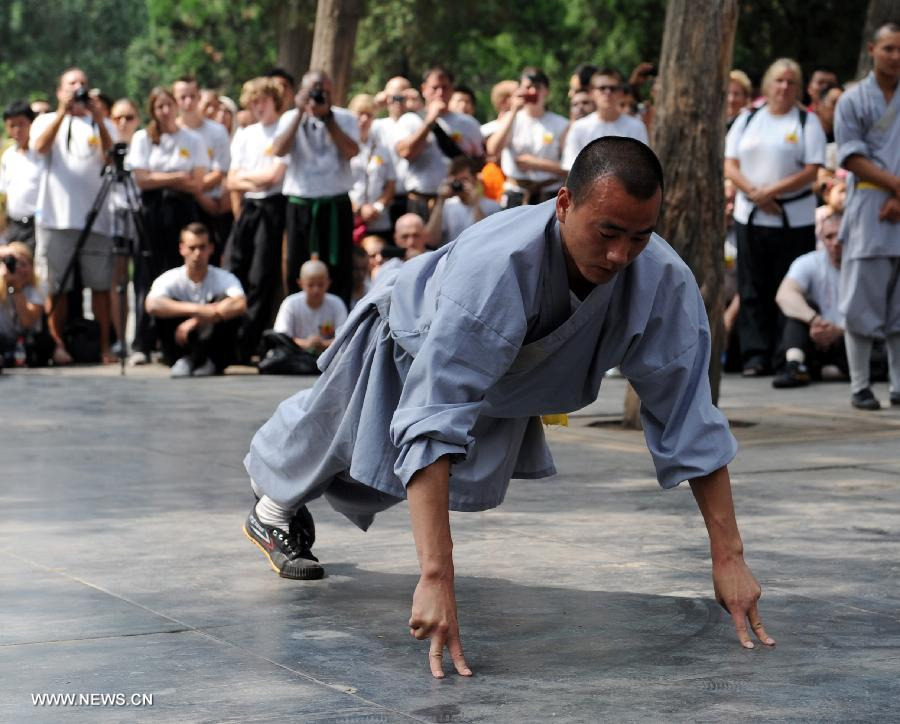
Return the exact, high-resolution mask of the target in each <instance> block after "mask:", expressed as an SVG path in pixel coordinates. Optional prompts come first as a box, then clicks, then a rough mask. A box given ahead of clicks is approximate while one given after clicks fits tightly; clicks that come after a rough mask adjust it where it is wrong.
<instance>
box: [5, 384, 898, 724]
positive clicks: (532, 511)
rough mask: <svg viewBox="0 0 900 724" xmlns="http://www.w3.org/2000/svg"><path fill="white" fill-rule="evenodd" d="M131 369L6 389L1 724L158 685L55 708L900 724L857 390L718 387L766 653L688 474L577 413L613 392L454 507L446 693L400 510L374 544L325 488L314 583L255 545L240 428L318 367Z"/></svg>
mask: <svg viewBox="0 0 900 724" xmlns="http://www.w3.org/2000/svg"><path fill="white" fill-rule="evenodd" d="M114 372H115V370H111V369H110V368H102V369H101V368H76V369H73V370H64V371H59V370H56V371H53V370H48V371H41V372H37V373H36V372H32V371H28V372H25V373H21V372H19V371H16V372H14V373H13V374H9V375H6V374H5V375H4V376H3V378H2V379H0V392H2V394H3V395H4V399H5V400H6V402H7V404H8V405H9V406H10V409H13V410H16V414H17V420H16V423H17V424H16V425H14V426H10V427H8V428H7V429H6V430H5V432H4V435H3V437H2V439H0V445H2V446H3V451H4V456H5V466H4V473H5V475H4V482H3V484H2V485H0V506H2V508H3V510H4V511H5V512H6V515H5V517H4V524H3V526H0V721H58V720H59V719H60V718H61V715H62V710H61V709H50V708H43V707H32V705H31V701H30V698H29V697H28V695H29V694H30V693H32V692H45V693H49V692H57V691H60V692H69V693H71V692H75V693H96V692H107V693H108V692H119V691H121V692H127V693H132V692H155V700H154V706H153V708H152V709H143V710H141V709H138V708H133V709H132V708H127V707H126V708H66V710H65V712H64V716H65V717H66V718H67V719H68V718H73V719H76V720H77V719H80V720H84V721H131V720H135V721H137V720H141V721H144V720H154V721H274V720H276V719H277V720H279V721H285V720H288V721H291V720H293V721H321V722H339V721H346V722H351V721H366V722H382V721H384V722H393V721H435V722H437V721H444V722H495V721H504V722H506V721H509V722H520V721H535V722H538V721H540V722H543V721H547V720H551V719H552V720H556V721H571V722H583V721H601V720H611V721H647V720H649V721H669V720H677V721H683V720H690V721H722V720H727V721H732V720H735V719H740V720H744V719H764V720H773V719H774V720H815V721H847V720H853V721H886V720H892V719H894V718H896V715H897V706H896V704H895V702H896V701H897V696H898V695H900V686H898V681H900V650H898V649H900V614H898V612H900V594H898V593H897V587H896V585H895V584H894V582H895V581H896V580H897V576H898V573H900V570H898V563H897V561H898V560H900V556H898V554H900V526H898V523H897V521H898V520H900V515H898V513H900V444H898V443H900V415H898V414H897V413H896V411H894V410H887V411H884V412H882V413H878V414H876V415H863V414H862V413H857V412H855V411H853V410H851V409H850V408H849V405H848V403H847V390H846V386H845V385H820V386H816V387H812V388H809V389H808V390H803V391H798V392H797V393H796V394H793V395H790V396H789V395H785V394H784V393H776V392H775V391H773V390H772V389H771V386H770V383H769V380H766V379H763V380H743V379H740V378H733V377H726V379H725V383H724V386H723V393H722V402H723V409H724V410H725V412H726V414H728V415H729V417H730V418H732V419H735V420H739V421H740V422H742V423H747V424H748V425H749V426H746V427H737V428H735V431H736V434H737V436H738V438H739V440H740V442H741V447H742V449H741V452H740V454H739V456H738V459H737V460H736V461H735V463H734V465H733V466H732V471H733V480H734V496H735V502H736V506H737V508H738V511H739V515H740V520H741V524H742V533H743V538H744V542H745V547H746V550H747V557H748V561H749V562H750V564H751V565H752V567H753V568H754V571H755V572H756V574H757V576H758V577H759V579H760V581H761V583H762V585H763V587H764V599H763V602H762V604H761V611H762V613H763V616H764V619H765V621H766V623H767V626H768V628H769V629H770V631H771V633H772V634H773V635H775V636H776V638H777V639H778V646H777V647H776V648H775V649H774V650H764V649H762V648H757V649H755V650H753V651H745V650H742V649H741V648H740V647H738V646H737V644H736V643H735V639H734V633H733V628H732V625H731V622H730V619H729V618H728V617H727V615H726V614H725V612H724V611H722V610H721V609H720V608H719V607H718V605H717V604H715V603H714V602H713V601H712V599H711V591H710V584H709V562H708V543H707V539H706V534H705V530H704V527H703V523H702V520H701V519H700V517H699V515H698V513H697V511H696V506H695V504H694V502H693V499H692V496H691V494H690V491H689V490H688V487H687V486H681V487H680V488H678V489H676V490H672V491H661V490H660V489H659V487H658V485H657V483H656V481H655V478H654V474H653V467H652V462H651V460H650V458H649V455H648V454H647V452H646V449H645V447H644V445H643V439H642V436H641V434H640V433H634V432H626V431H622V430H618V429H616V428H614V427H610V426H608V425H603V426H600V427H590V426H589V425H590V423H592V422H596V421H604V420H608V419H612V418H613V417H615V416H616V415H617V414H619V412H620V404H621V399H622V394H623V392H624V385H623V384H622V382H621V381H620V380H608V381H607V382H605V383H604V390H603V396H602V397H601V399H600V400H599V401H598V402H597V403H595V404H594V405H592V406H590V407H589V408H587V409H586V410H583V411H581V412H580V413H578V414H576V415H573V416H572V420H571V425H572V426H571V427H569V428H562V429H556V428H554V429H551V430H550V431H549V438H550V440H551V446H552V448H553V451H554V456H555V458H556V460H557V467H558V468H559V471H560V474H559V475H558V476H557V477H555V478H553V479H550V480H545V481H513V482H512V484H511V485H510V490H509V493H508V496H507V500H506V503H505V504H504V505H503V506H502V507H501V508H499V509H497V510H494V511H487V512H484V513H474V514H454V515H453V516H452V524H453V529H454V541H455V551H454V553H455V559H456V568H457V576H458V581H457V583H458V597H459V603H460V617H461V622H462V627H463V643H464V645H465V647H466V651H467V656H468V657H469V662H470V664H471V665H472V667H473V669H474V670H475V673H476V676H475V677H474V679H472V680H463V679H461V678H460V677H457V676H450V677H448V678H447V679H446V680H444V681H433V680H432V679H431V678H430V677H429V676H428V675H427V673H426V672H427V659H426V655H425V654H426V652H427V648H426V646H425V645H424V644H422V643H420V642H416V641H414V640H413V639H411V638H410V637H409V634H408V632H407V630H406V626H405V623H406V620H407V618H408V615H409V606H410V598H411V594H412V591H413V589H414V587H415V583H416V580H417V563H416V557H415V550H414V547H413V544H412V536H411V534H410V530H409V521H408V512H407V510H406V508H405V506H398V507H396V508H394V509H392V510H390V511H387V512H386V513H385V514H383V515H381V516H379V517H378V519H377V520H376V523H375V525H374V526H373V527H372V529H371V530H370V531H369V532H368V533H365V534H364V533H362V532H360V531H358V530H357V529H355V528H353V527H352V526H351V525H349V524H348V523H347V522H346V521H345V520H344V519H343V518H342V517H341V516H339V515H337V514H336V513H334V512H333V511H332V510H331V509H330V508H329V507H328V506H327V504H325V503H324V502H323V501H315V502H314V503H313V504H312V505H311V509H312V510H313V512H314V515H315V517H316V521H317V527H318V542H317V544H316V552H317V554H318V555H319V556H320V557H321V558H322V560H323V561H324V562H325V563H326V565H327V567H328V572H329V575H328V577H327V578H326V579H325V580H323V581H318V582H307V583H298V582H290V581H285V580H282V579H279V578H278V577H277V576H275V575H274V574H273V573H272V571H271V570H270V569H269V568H268V567H267V565H266V564H265V563H264V560H263V558H262V557H261V555H260V554H259V552H258V551H257V549H256V548H254V547H253V546H251V545H250V544H249V543H248V542H247V541H246V539H245V538H244V536H243V535H242V534H241V532H240V526H241V523H242V522H243V519H244V516H245V515H246V512H247V510H248V509H249V506H250V504H251V501H252V498H251V496H250V493H249V491H248V489H247V481H246V477H245V475H244V473H243V470H242V467H241V464H240V460H241V458H242V456H243V454H244V452H245V450H246V447H247V443H248V441H249V439H250V436H251V435H252V433H253V432H254V430H255V429H256V428H257V427H258V425H259V424H260V423H261V422H263V421H264V420H265V419H266V418H267V417H268V416H269V415H270V414H271V412H272V411H273V410H274V408H275V406H276V405H277V404H278V403H279V402H280V401H281V400H282V399H283V398H285V397H287V396H288V395H290V394H292V393H293V392H295V391H296V390H297V389H300V388H302V387H306V386H309V385H310V384H312V381H313V380H312V379H310V378H304V379H291V378H266V377H257V376H251V375H246V374H240V375H228V376H226V377H224V378H217V379H212V380H197V381H186V380H170V379H168V378H167V377H166V375H165V370H162V369H161V368H156V367H151V368H147V369H139V370H133V371H132V370H130V371H129V376H128V377H126V378H125V379H121V378H119V377H117V376H116V375H115V374H114ZM791 392H794V391H791ZM876 393H877V394H880V395H881V396H882V397H886V395H885V393H884V390H883V389H876Z"/></svg>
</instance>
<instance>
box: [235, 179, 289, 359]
mask: <svg viewBox="0 0 900 724" xmlns="http://www.w3.org/2000/svg"><path fill="white" fill-rule="evenodd" d="M285 204H286V199H285V198H284V196H282V195H281V194H278V195H276V196H269V197H267V198H265V199H246V198H245V199H244V206H243V209H242V210H241V215H240V216H239V217H238V220H237V221H236V222H235V224H234V227H233V229H232V231H231V238H230V239H229V242H228V245H229V248H230V250H231V254H230V269H231V272H232V273H233V274H234V275H235V276H236V277H237V278H238V279H239V280H240V282H241V285H242V286H243V287H244V294H246V295H247V314H246V315H245V317H244V318H243V322H242V323H241V329H240V332H239V339H238V345H239V352H240V356H241V358H242V359H243V360H248V359H249V358H250V356H251V355H253V354H255V353H256V351H257V348H258V347H259V342H260V339H261V338H262V333H263V330H266V329H268V328H269V327H271V326H272V322H273V321H274V319H275V313H276V312H277V311H278V310H277V309H276V308H275V305H276V303H277V302H278V300H279V298H280V296H281V294H280V291H281V290H280V286H281V239H282V236H283V235H284V207H285Z"/></svg>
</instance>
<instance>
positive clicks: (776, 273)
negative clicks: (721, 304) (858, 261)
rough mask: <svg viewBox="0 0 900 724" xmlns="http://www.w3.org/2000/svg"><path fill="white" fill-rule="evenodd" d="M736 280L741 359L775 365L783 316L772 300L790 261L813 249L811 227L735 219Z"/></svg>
mask: <svg viewBox="0 0 900 724" xmlns="http://www.w3.org/2000/svg"><path fill="white" fill-rule="evenodd" d="M734 227H735V232H736V236H737V250H738V257H737V281H738V294H739V295H740V298H741V308H740V311H739V312H738V318H737V329H738V335H739V339H740V345H741V360H742V361H743V364H745V365H746V364H748V363H749V362H751V361H753V360H754V359H757V358H759V359H761V360H762V362H763V363H764V364H765V365H767V366H769V367H774V366H775V362H776V360H775V352H776V349H777V347H778V343H779V341H780V339H781V331H782V329H783V327H784V315H783V314H782V313H781V310H780V309H779V308H778V305H777V304H776V303H775V293H776V292H777V291H778V285H779V284H781V280H782V279H783V278H784V275H785V274H786V273H787V270H788V268H789V267H790V266H791V262H793V261H794V259H796V258H797V257H798V256H800V255H801V254H806V253H807V252H810V251H813V250H814V249H815V248H816V234H815V227H814V226H801V227H797V228H796V229H792V228H786V229H784V228H773V227H767V226H748V225H746V224H739V223H737V222H735V225H734Z"/></svg>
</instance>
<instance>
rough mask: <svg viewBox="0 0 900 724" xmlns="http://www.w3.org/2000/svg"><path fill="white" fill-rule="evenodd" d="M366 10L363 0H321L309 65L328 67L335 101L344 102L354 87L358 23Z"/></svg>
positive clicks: (311, 66) (339, 103)
mask: <svg viewBox="0 0 900 724" xmlns="http://www.w3.org/2000/svg"><path fill="white" fill-rule="evenodd" d="M362 11H363V0H319V7H318V10H317V11H316V30H315V34H314V35H313V46H312V58H311V59H310V61H309V67H310V68H311V69H313V70H324V71H325V72H326V73H328V75H330V76H331V80H332V82H333V84H334V90H333V92H332V101H333V103H334V104H335V105H338V106H343V105H345V104H346V102H347V91H348V90H349V88H350V70H351V68H352V63H353V48H354V45H355V44H356V26H357V24H358V23H359V18H360V16H361V15H362Z"/></svg>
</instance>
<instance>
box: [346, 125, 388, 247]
mask: <svg viewBox="0 0 900 724" xmlns="http://www.w3.org/2000/svg"><path fill="white" fill-rule="evenodd" d="M350 172H351V173H352V174H353V187H352V188H351V189H350V200H351V201H353V203H354V204H358V205H360V206H362V205H363V204H371V203H374V202H375V201H378V198H379V197H380V196H381V194H382V193H384V186H385V184H386V183H387V182H388V181H393V180H394V178H395V177H394V166H393V164H392V163H391V156H390V154H389V153H388V150H387V149H386V148H385V147H384V146H382V145H381V144H380V143H377V142H376V139H375V138H374V137H373V136H370V137H369V141H368V142H367V143H362V142H360V144H359V153H358V154H356V155H355V156H354V157H353V158H351V159H350ZM366 228H367V229H368V230H369V231H389V230H390V228H391V217H390V214H389V213H388V209H385V210H384V211H382V212H381V214H379V215H378V216H377V217H375V218H374V219H372V220H371V221H367V222H366Z"/></svg>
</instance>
